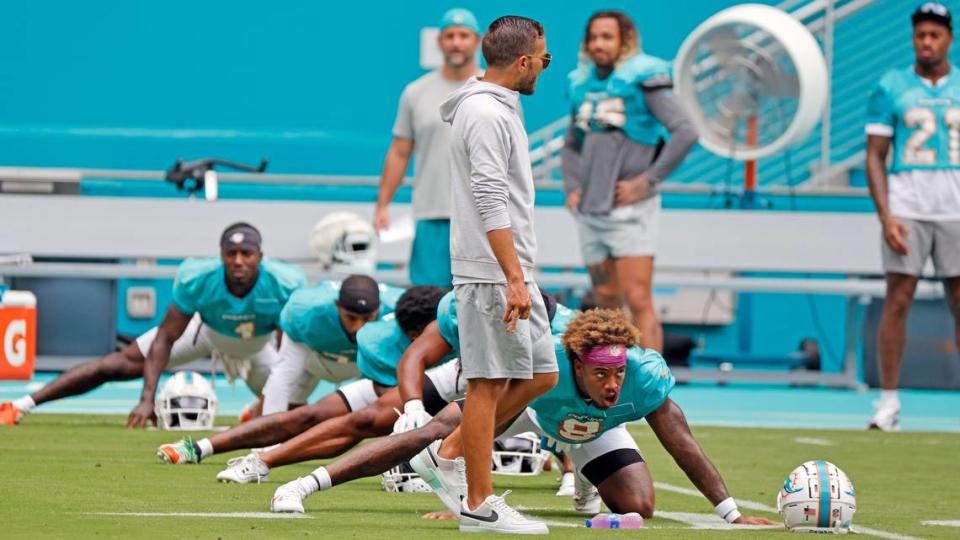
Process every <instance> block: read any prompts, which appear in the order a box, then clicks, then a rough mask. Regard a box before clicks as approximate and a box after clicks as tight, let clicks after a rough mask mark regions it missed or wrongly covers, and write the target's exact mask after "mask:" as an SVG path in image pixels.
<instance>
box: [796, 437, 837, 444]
mask: <svg viewBox="0 0 960 540" xmlns="http://www.w3.org/2000/svg"><path fill="white" fill-rule="evenodd" d="M794 441H795V442H798V443H800V444H812V445H814V446H833V441H830V440H827V439H816V438H814V437H797V438H796V439H794Z"/></svg>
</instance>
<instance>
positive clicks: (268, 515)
mask: <svg viewBox="0 0 960 540" xmlns="http://www.w3.org/2000/svg"><path fill="white" fill-rule="evenodd" d="M87 515H94V516H133V517H197V518H227V519H313V518H312V517H310V516H308V515H305V514H291V513H274V512H230V513H227V512H88V513H87Z"/></svg>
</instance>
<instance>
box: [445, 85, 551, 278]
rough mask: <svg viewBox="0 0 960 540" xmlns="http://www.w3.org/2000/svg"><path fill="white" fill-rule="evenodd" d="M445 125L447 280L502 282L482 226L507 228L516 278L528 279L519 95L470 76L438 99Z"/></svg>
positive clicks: (532, 250) (527, 203) (530, 234)
mask: <svg viewBox="0 0 960 540" xmlns="http://www.w3.org/2000/svg"><path fill="white" fill-rule="evenodd" d="M440 115H441V117H442V118H443V121H444V122H449V123H450V124H451V125H452V126H453V129H452V138H451V145H450V152H451V159H450V165H451V201H452V205H451V220H450V259H451V267H452V270H453V283H454V285H459V284H463V283H505V282H506V277H505V276H504V274H503V270H502V269H501V268H500V264H499V263H498V262H497V258H496V257H495V256H494V254H493V250H492V249H491V248H490V242H489V241H488V240H487V232H489V231H493V230H497V229H506V228H511V229H513V243H514V245H515V246H516V249H517V255H518V256H519V258H520V266H521V267H523V277H524V280H525V281H527V282H531V281H533V265H534V260H535V259H536V256H537V237H536V235H535V234H534V230H533V201H534V187H533V171H532V170H531V169H530V154H529V144H528V142H527V132H526V130H525V129H524V127H523V121H522V119H521V118H520V94H518V93H517V92H515V91H513V90H509V89H507V88H504V87H502V86H500V85H497V84H492V83H488V82H484V81H481V80H478V79H477V78H472V79H470V80H469V81H467V83H466V84H464V85H463V86H461V87H460V88H459V89H458V90H456V91H454V92H453V93H452V94H450V95H449V96H448V97H447V99H446V101H444V102H443V104H441V105H440Z"/></svg>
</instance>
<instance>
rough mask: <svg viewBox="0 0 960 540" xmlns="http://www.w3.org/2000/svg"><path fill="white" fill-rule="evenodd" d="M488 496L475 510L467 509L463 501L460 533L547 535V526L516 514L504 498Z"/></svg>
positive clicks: (507, 493) (518, 513)
mask: <svg viewBox="0 0 960 540" xmlns="http://www.w3.org/2000/svg"><path fill="white" fill-rule="evenodd" d="M509 494H510V492H509V491H507V492H505V493H504V494H503V495H502V496H500V497H497V496H496V495H490V496H489V497H487V498H486V500H485V501H483V504H481V505H480V507H479V508H477V509H476V510H470V509H469V508H467V500H466V499H464V500H463V503H462V505H461V508H460V532H498V533H507V534H548V533H549V532H550V529H548V528H547V524H546V523H544V522H542V521H540V520H536V519H530V518H529V517H527V516H525V515H523V514H521V513H520V512H517V511H516V510H514V509H513V508H511V507H510V506H509V505H508V504H507V501H505V500H504V497H506V496H507V495H509Z"/></svg>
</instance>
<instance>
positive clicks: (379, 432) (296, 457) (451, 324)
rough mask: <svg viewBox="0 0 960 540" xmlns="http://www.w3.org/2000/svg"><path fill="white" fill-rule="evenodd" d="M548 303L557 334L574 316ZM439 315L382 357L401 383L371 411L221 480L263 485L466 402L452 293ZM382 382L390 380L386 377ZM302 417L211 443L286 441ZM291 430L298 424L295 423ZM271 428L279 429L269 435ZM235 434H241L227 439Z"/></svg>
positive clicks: (290, 443)
mask: <svg viewBox="0 0 960 540" xmlns="http://www.w3.org/2000/svg"><path fill="white" fill-rule="evenodd" d="M543 298H544V304H545V305H546V306H547V313H548V317H550V319H551V321H552V329H553V331H554V332H556V333H561V332H563V330H564V329H565V328H566V323H567V321H568V320H569V319H570V318H571V317H572V313H573V312H571V311H570V309H568V308H566V307H564V306H561V305H558V304H557V303H556V301H555V300H554V299H553V298H552V297H551V296H549V295H543ZM436 311H437V316H436V318H437V320H436V322H432V323H430V324H429V325H428V326H427V327H426V329H425V330H424V331H423V333H422V334H421V335H420V336H419V337H418V338H417V339H416V340H414V342H413V343H412V344H410V346H409V347H407V349H406V351H405V352H404V351H402V350H400V349H399V348H391V349H389V350H388V351H394V355H395V356H393V357H392V358H391V355H390V354H382V355H379V356H378V361H380V362H382V363H383V367H382V368H381V369H379V371H380V372H381V373H384V374H385V373H386V372H387V371H388V370H392V371H393V379H392V380H391V382H392V384H397V381H398V380H399V386H398V387H397V388H393V389H391V390H389V391H388V392H386V393H385V394H383V395H381V396H380V398H379V399H377V401H376V402H374V403H373V404H372V405H370V406H369V407H365V408H363V409H361V410H358V411H355V412H352V413H350V414H348V415H345V416H340V417H337V418H333V419H330V420H327V421H325V422H323V423H320V424H319V425H315V426H313V427H311V428H310V429H309V430H308V431H306V432H304V433H302V434H300V435H297V436H296V437H293V438H292V439H289V440H287V441H286V442H284V443H283V444H281V445H280V446H278V447H276V448H273V449H271V450H269V451H267V452H263V453H260V454H257V453H250V454H248V455H247V456H246V457H245V458H243V459H241V460H237V461H233V460H231V461H232V463H229V464H228V467H227V469H226V470H224V471H222V472H220V474H218V475H217V478H219V479H220V480H223V481H229V482H237V483H247V482H253V481H260V480H263V478H265V477H266V475H267V473H268V472H269V470H270V469H271V468H274V467H279V466H283V465H289V464H292V463H300V462H303V461H307V460H311V459H325V458H331V457H336V456H339V455H340V454H342V453H343V452H346V451H347V450H349V449H350V448H352V447H353V446H355V445H356V444H357V443H359V442H360V441H362V440H363V439H367V438H372V437H379V436H383V435H387V434H389V433H390V431H391V428H392V429H393V430H394V431H396V432H403V431H407V430H410V429H415V428H417V427H420V426H422V425H424V424H426V422H428V421H429V420H430V417H431V415H432V414H436V413H437V412H438V411H440V410H442V409H443V408H444V407H446V405H447V404H448V403H450V402H451V401H454V400H455V399H459V398H462V397H463V391H464V385H465V383H464V380H463V378H462V377H461V376H460V362H459V360H452V361H449V362H446V361H447V360H449V359H450V358H452V357H455V356H457V355H458V354H459V347H460V339H459V333H458V326H457V312H456V305H455V298H454V294H453V293H452V292H451V293H448V294H447V295H446V296H444V298H443V299H442V300H441V301H440V305H439V307H438V308H437V310H436ZM361 335H362V334H361ZM401 355H402V356H401ZM391 362H392V364H391ZM398 362H399V365H398ZM438 364H439V365H438ZM379 378H381V379H385V375H384V376H382V377H379ZM400 407H403V411H404V412H403V413H402V414H401V415H400V418H399V419H398V418H397V413H396V411H397V410H398V409H399V408H400ZM296 412H297V411H290V412H288V413H285V414H284V415H277V416H275V417H267V418H263V419H259V420H257V421H255V422H256V425H257V426H262V427H259V428H258V429H256V430H253V429H249V428H248V426H239V427H237V428H234V429H233V430H230V431H228V432H226V433H224V434H218V435H215V436H214V437H212V438H211V441H212V442H213V443H214V445H215V447H216V448H217V450H218V451H227V450H235V449H238V448H251V447H256V446H258V445H259V446H266V445H269V444H273V443H275V442H280V441H281V440H286V439H287V438H289V436H286V437H284V438H283V439H280V437H278V436H277V435H281V434H286V433H288V431H287V430H286V429H285V428H283V427H281V426H279V425H277V424H278V423H279V422H284V420H283V419H284V418H286V417H288V416H292V415H294V414H296ZM274 418H275V420H273V419H274ZM271 421H272V424H271ZM290 425H296V424H294V421H292V420H291V421H290ZM270 426H274V427H273V428H272V429H269V431H268V428H269V427H270ZM231 433H233V434H235V435H233V436H229V437H224V435H229V434H231ZM221 441H222V442H221ZM221 447H222V448H223V449H222V450H221Z"/></svg>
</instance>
